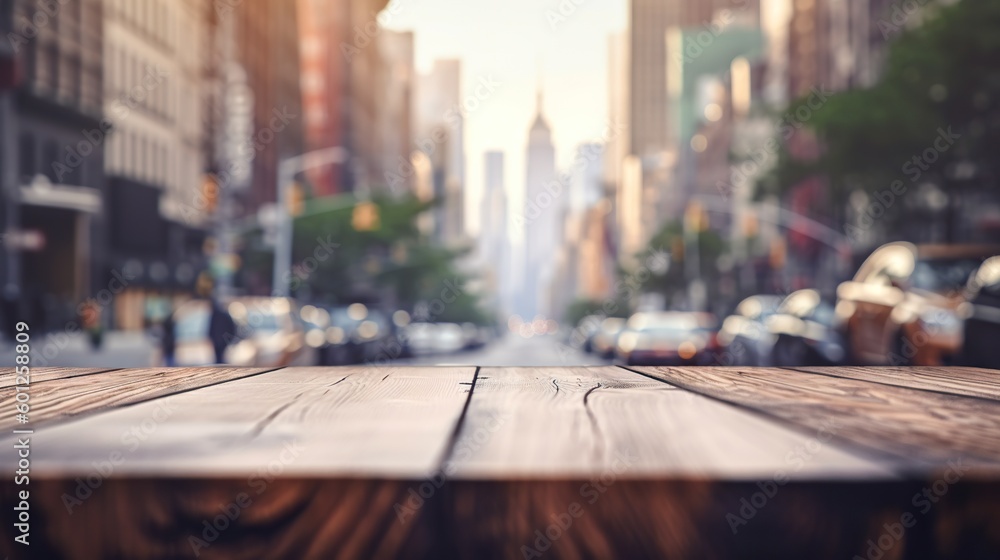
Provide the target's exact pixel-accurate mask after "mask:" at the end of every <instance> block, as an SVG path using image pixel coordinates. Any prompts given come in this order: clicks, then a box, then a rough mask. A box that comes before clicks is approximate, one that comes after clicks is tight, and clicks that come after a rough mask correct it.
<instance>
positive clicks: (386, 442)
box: [0, 366, 475, 478]
mask: <svg viewBox="0 0 1000 560" xmlns="http://www.w3.org/2000/svg"><path fill="white" fill-rule="evenodd" d="M474 376H475V369H474V368H469V367H463V368H393V369H387V368H372V367H364V366H358V367H346V368H287V369H282V370H277V371H272V372H269V373H263V374H260V375H255V376H251V377H245V378H243V379H239V380H236V381H231V382H229V383H222V384H217V385H213V386H209V387H204V388H201V389H199V390H196V391H190V392H186V393H181V394H175V395H172V396H170V397H168V398H158V399H155V400H152V401H148V402H144V403H142V404H137V405H134V406H129V407H124V408H117V409H113V410H108V411H104V412H102V413H100V414H96V415H89V416H87V417H83V418H79V419H74V420H72V421H69V422H63V423H59V424H57V425H52V426H47V427H43V429H41V430H39V431H38V433H37V434H36V438H37V439H39V440H40V441H45V446H44V447H43V448H41V449H39V450H38V451H37V452H34V451H33V461H32V472H33V473H38V474H39V475H45V474H46V473H66V472H70V473H72V472H76V473H89V472H90V471H92V470H93V467H92V463H93V462H94V461H97V462H101V461H106V460H107V458H108V457H109V455H110V454H112V453H114V452H119V453H121V454H122V455H123V456H124V457H125V459H126V460H123V461H122V464H121V465H119V466H117V467H116V468H115V470H114V474H115V476H125V475H128V476H142V475H154V476H183V475H185V474H186V475H189V476H202V475H217V476H225V475H233V474H241V475H249V474H253V473H255V472H257V471H258V470H260V469H262V468H264V469H266V468H268V467H269V466H271V465H272V463H273V462H274V461H276V460H280V462H281V464H280V465H279V466H280V467H281V469H282V472H283V473H284V474H286V475H287V474H290V473H293V472H294V473H308V474H316V473H320V474H322V475H323V476H327V477H333V476H338V475H339V476H348V475H359V476H365V477H373V476H382V475H384V476H390V475H391V476H394V477H400V478H408V477H409V478H420V477H423V476H429V475H431V474H432V473H433V472H435V471H436V469H437V468H438V467H439V465H440V462H441V459H442V457H443V456H444V454H445V452H446V449H447V448H448V446H449V445H450V444H451V443H452V435H453V433H454V430H455V427H456V426H457V424H458V422H459V419H460V417H461V414H462V410H463V409H464V406H465V403H466V400H467V398H468V392H469V388H470V386H471V383H472V381H473V378H474ZM178 381H179V380H178V379H177V378H176V377H175V378H174V379H173V381H172V382H173V383H177V382H178ZM130 387H131V385H128V384H126V385H123V386H122V387H119V390H127V389H129V388H130ZM130 434H135V435H131V436H130ZM8 439H9V438H8ZM7 443H11V444H12V443H13V440H9V441H8V442H7ZM10 459H11V458H10V457H3V458H2V459H0V463H2V462H4V461H6V462H8V463H9V461H10ZM12 472H13V471H12Z"/></svg>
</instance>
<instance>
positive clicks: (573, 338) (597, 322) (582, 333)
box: [570, 315, 604, 353]
mask: <svg viewBox="0 0 1000 560" xmlns="http://www.w3.org/2000/svg"><path fill="white" fill-rule="evenodd" d="M603 320H604V318H603V317H601V316H600V315H587V316H586V317H584V318H583V319H580V322H579V323H578V324H577V325H576V331H575V332H574V333H571V334H570V343H575V344H579V345H580V348H581V349H582V350H583V351H584V352H588V353H589V352H593V351H594V336H596V335H597V332H598V331H599V330H601V322H602V321H603Z"/></svg>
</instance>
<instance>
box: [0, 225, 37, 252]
mask: <svg viewBox="0 0 1000 560" xmlns="http://www.w3.org/2000/svg"><path fill="white" fill-rule="evenodd" d="M2 240H3V245H4V246H5V247H7V248H8V249H14V250H17V251H32V252H37V251H41V250H42V249H45V233H44V232H42V231H40V230H37V229H31V230H22V231H12V232H8V233H5V234H3V237H2Z"/></svg>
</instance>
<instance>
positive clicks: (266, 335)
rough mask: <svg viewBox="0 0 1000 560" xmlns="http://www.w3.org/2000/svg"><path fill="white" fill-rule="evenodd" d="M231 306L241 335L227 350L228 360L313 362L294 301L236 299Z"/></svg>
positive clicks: (262, 363) (257, 363)
mask: <svg viewBox="0 0 1000 560" xmlns="http://www.w3.org/2000/svg"><path fill="white" fill-rule="evenodd" d="M227 309H228V310H229V314H230V315H232V317H233V320H234V321H235V322H236V334H237V342H236V343H235V344H233V345H232V346H230V347H229V349H228V351H227V353H226V362H227V363H231V364H234V365H243V366H255V367H277V366H287V365H307V364H312V363H313V361H312V359H311V355H310V354H311V352H309V350H308V347H307V346H306V343H305V325H303V323H302V322H301V320H299V313H298V309H297V305H296V304H295V301H294V300H291V299H289V298H270V297H244V298H236V299H234V300H232V301H231V302H229V305H227Z"/></svg>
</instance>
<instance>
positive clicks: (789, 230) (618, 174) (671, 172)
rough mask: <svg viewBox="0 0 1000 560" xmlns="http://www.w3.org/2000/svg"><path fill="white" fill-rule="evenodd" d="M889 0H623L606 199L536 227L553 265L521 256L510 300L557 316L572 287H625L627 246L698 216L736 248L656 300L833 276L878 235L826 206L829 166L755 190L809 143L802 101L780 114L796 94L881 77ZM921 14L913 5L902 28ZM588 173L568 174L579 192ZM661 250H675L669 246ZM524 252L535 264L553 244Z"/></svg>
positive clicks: (816, 100)
mask: <svg viewBox="0 0 1000 560" xmlns="http://www.w3.org/2000/svg"><path fill="white" fill-rule="evenodd" d="M894 7H896V8H898V6H895V4H894V3H893V2H891V0H856V1H854V0H852V1H851V2H845V1H841V0H705V1H699V2H691V1H688V0H630V2H629V27H628V29H627V30H626V31H625V32H624V33H621V34H619V35H615V36H612V37H610V38H609V44H608V55H609V67H608V69H607V72H608V84H609V88H610V89H609V92H608V99H609V107H608V112H609V115H610V126H611V127H613V128H614V129H615V130H618V131H620V133H619V134H612V135H610V136H609V138H608V139H607V141H606V142H604V144H603V146H601V149H602V157H601V158H600V161H599V162H598V164H597V168H598V169H599V173H600V180H599V184H600V185H601V188H600V193H601V195H600V198H599V199H598V200H591V201H589V202H588V204H586V205H584V206H583V207H578V208H574V209H568V208H567V209H561V210H559V211H557V212H554V213H552V214H551V219H553V220H555V221H556V222H557V224H556V225H554V226H553V225H551V224H549V225H544V226H536V227H542V228H543V229H544V230H545V231H547V232H548V231H559V232H560V235H559V236H557V237H556V238H554V239H555V240H556V241H555V242H556V243H557V245H556V246H557V247H558V248H559V250H558V251H557V252H556V254H557V257H556V258H555V259H553V263H552V264H551V265H542V264H537V265H532V266H528V267H527V272H526V274H525V277H524V278H523V279H522V278H518V279H516V281H515V285H516V286H519V288H516V289H515V291H516V292H517V293H518V294H520V295H519V297H518V298H517V299H518V300H519V301H522V302H524V301H528V302H529V303H528V304H522V305H520V306H519V307H516V310H517V311H519V312H520V313H522V314H528V315H529V316H535V315H542V316H545V317H559V316H560V314H561V313H562V312H563V311H565V309H566V308H567V306H568V305H569V303H570V302H572V301H573V300H575V299H587V300H603V299H608V298H613V297H615V295H616V293H617V294H619V295H620V293H621V292H623V291H624V292H626V293H627V292H628V290H622V286H616V284H615V282H616V275H615V269H616V267H618V266H622V267H625V268H626V269H631V270H640V269H642V268H643V267H646V266H647V263H642V262H636V260H635V259H634V256H635V255H636V254H637V253H639V252H640V251H642V250H643V249H645V248H646V247H647V246H648V243H649V241H650V239H651V238H652V237H653V236H654V235H655V234H656V233H657V232H658V231H660V229H661V228H663V227H664V226H665V225H667V224H671V223H675V224H682V225H683V227H685V228H687V227H688V226H689V224H688V222H689V221H691V219H692V218H691V217H692V216H695V217H696V218H698V220H697V221H698V222H700V223H698V224H697V227H703V228H704V227H707V228H711V229H712V230H715V231H716V232H718V233H719V234H720V235H721V236H722V237H723V238H724V239H725V240H726V241H727V242H728V243H729V246H730V250H731V252H732V254H731V255H730V256H729V257H728V258H727V259H725V260H724V262H720V263H718V265H719V269H720V274H721V275H722V276H723V277H726V281H723V282H718V283H716V284H717V285H714V286H704V285H702V286H701V287H700V289H698V290H693V291H692V293H690V294H689V295H688V296H687V297H686V298H684V300H683V301H677V302H658V303H657V305H664V304H666V305H682V306H684V305H688V306H695V307H701V308H707V307H710V302H711V301H716V302H718V301H725V300H726V299H729V300H732V298H734V297H737V296H739V295H741V294H746V293H753V292H758V291H779V292H780V291H782V290H788V289H791V288H794V287H797V286H801V285H804V284H805V283H812V284H813V285H815V282H814V281H815V280H818V281H819V284H822V283H823V281H824V279H828V280H829V281H830V282H834V281H836V279H837V278H838V277H843V275H844V274H846V273H847V272H848V271H849V269H850V267H851V255H852V253H859V252H860V253H863V252H864V250H866V249H869V248H870V247H867V246H866V244H868V245H870V244H873V243H877V242H878V239H877V237H878V235H877V232H874V231H872V232H870V233H871V234H872V235H871V237H872V239H862V238H858V237H856V236H855V237H851V236H849V235H847V234H846V233H845V231H844V229H843V227H842V225H843V224H842V221H843V218H844V216H848V219H849V215H850V209H846V208H845V209H837V210H835V211H831V209H830V208H829V206H828V203H827V202H826V201H827V197H826V189H827V188H828V185H827V183H826V182H825V180H824V179H823V178H814V179H811V180H807V181H803V182H802V183H801V184H797V185H791V186H789V188H788V189H786V193H787V194H785V195H784V196H783V197H782V198H781V199H775V198H771V199H767V200H756V199H755V198H754V196H753V194H754V192H753V191H754V185H755V184H756V183H757V180H758V178H760V177H761V176H762V175H763V174H765V173H766V172H767V171H768V170H769V169H770V168H771V166H773V165H774V163H775V161H776V158H777V156H778V152H779V149H780V148H782V147H783V146H784V147H787V149H788V150H789V151H790V152H791V153H792V154H794V155H796V156H797V157H809V156H811V155H815V154H816V153H817V151H818V149H819V146H818V143H817V141H816V139H815V138H813V137H811V136H810V134H809V133H808V132H807V131H806V129H805V128H804V126H803V125H804V124H806V123H807V122H808V119H809V118H811V116H812V114H811V113H810V114H806V112H805V111H800V112H798V113H796V114H788V113H786V112H785V108H786V107H787V106H788V104H789V102H790V101H792V100H796V99H802V98H806V99H808V100H809V104H808V105H807V106H808V107H809V108H810V111H817V110H821V108H822V105H823V103H824V102H825V100H826V99H827V98H828V97H829V96H830V95H832V94H833V93H835V92H839V91H843V90H847V89H852V88H863V87H867V86H870V85H872V84H874V83H875V82H876V81H877V79H878V77H879V74H880V71H881V68H882V65H883V63H884V60H885V57H886V54H887V49H888V46H889V45H890V44H891V40H892V38H893V37H892V36H891V35H887V34H886V32H885V30H886V29H887V27H886V23H887V22H891V21H894V20H892V18H893V13H892V10H893V8H894ZM916 24H919V17H912V18H910V19H909V20H908V21H907V22H905V23H904V26H905V25H916ZM890 28H891V29H896V30H898V29H899V23H898V22H897V23H896V24H893V25H892V26H891V27H890ZM539 130H541V128H540V125H539V123H538V122H536V123H535V126H534V127H533V128H532V132H531V141H530V142H529V164H528V165H529V171H528V177H527V178H526V180H527V184H528V187H527V189H528V190H527V192H528V200H529V203H530V201H531V199H532V198H533V197H537V196H539V192H540V191H539V190H538V189H540V188H541V185H542V184H543V183H544V182H543V181H540V180H538V179H537V178H536V177H533V176H532V173H533V171H532V169H533V168H532V164H531V161H532V160H533V159H534V161H536V162H537V161H547V157H546V156H545V155H544V153H543V152H544V151H545V150H546V149H547V148H541V147H539V146H541V145H544V143H545V142H544V141H538V140H537V138H540V137H541V136H536V135H542V134H541V133H539V132H537V131H539ZM584 149H586V147H581V150H584ZM585 167H586V166H585ZM550 172H551V170H549V169H545V170H544V171H543V172H542V173H543V174H550ZM586 185H587V180H584V179H582V178H578V179H576V180H570V181H569V182H567V186H570V187H571V188H573V189H575V190H577V191H579V192H585V191H587V189H588V188H589V187H587V186H586ZM533 189H534V191H533ZM533 192H534V194H532V193H533ZM524 212H525V213H529V212H530V209H529V208H525V209H524ZM838 220H840V221H838ZM529 237H531V236H530V234H529ZM533 239H537V237H535V238H533ZM662 250H663V252H664V253H665V254H666V255H667V256H668V257H669V254H670V253H671V252H673V251H676V250H677V248H676V247H664V248H662ZM526 254H527V255H528V256H527V257H526V259H527V262H534V261H533V259H546V258H547V257H546V255H547V254H548V250H547V249H543V250H538V251H536V252H535V253H534V254H535V255H536V256H534V257H532V256H531V255H532V254H533V250H532V248H530V247H529V248H527V249H526ZM545 266H549V267H550V268H549V272H548V273H547V275H546V276H544V277H542V282H541V283H540V284H537V285H536V286H535V287H532V286H533V285H532V281H536V282H537V278H538V277H537V275H535V274H534V273H535V272H536V271H538V270H546V269H545ZM539 267H541V268H539ZM640 271H641V270H640ZM533 278H535V279H536V280H533ZM695 284H697V282H695ZM818 287H820V288H823V287H825V286H822V285H820V286H818Z"/></svg>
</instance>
